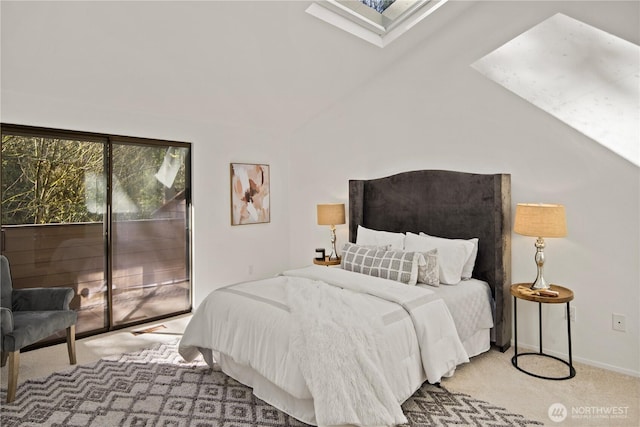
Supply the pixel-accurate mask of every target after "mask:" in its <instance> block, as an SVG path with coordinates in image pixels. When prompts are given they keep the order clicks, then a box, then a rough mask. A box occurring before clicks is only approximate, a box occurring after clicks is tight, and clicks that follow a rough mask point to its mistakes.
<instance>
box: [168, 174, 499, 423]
mask: <svg viewBox="0 0 640 427" xmlns="http://www.w3.org/2000/svg"><path fill="white" fill-rule="evenodd" d="M509 192H510V180H509V175H506V174H497V175H478V174H468V173H459V172H450V171H431V170H425V171H413V172H405V173H400V174H397V175H393V176H390V177H386V178H379V179H372V180H351V181H349V206H350V208H349V219H350V233H349V234H350V242H352V243H356V242H357V241H358V240H359V239H358V236H357V234H358V230H362V229H363V228H362V227H365V228H367V229H371V230H376V231H379V232H389V233H405V232H408V233H407V235H409V233H420V232H423V233H428V234H429V235H433V236H441V237H443V238H449V239H472V238H477V239H478V245H477V251H478V253H477V258H476V261H475V264H474V267H473V278H472V279H470V280H468V281H465V282H464V283H462V282H461V284H460V285H457V286H439V287H432V286H425V285H420V286H407V285H406V284H402V283H399V282H398V281H397V280H388V279H385V278H381V277H372V276H371V275H366V274H361V273H359V272H355V271H349V268H348V266H349V265H348V263H347V262H346V260H347V259H348V258H347V257H343V265H342V267H343V268H327V267H322V266H308V267H303V268H299V269H294V270H288V271H285V272H283V273H282V274H280V275H278V276H277V277H273V278H268V279H263V280H258V281H251V282H244V283H240V284H236V285H230V286H227V287H223V288H221V289H218V290H216V291H214V292H212V293H211V294H210V295H209V296H208V297H207V298H206V299H205V300H204V301H203V303H202V304H201V305H200V306H199V307H198V309H197V310H196V312H195V313H194V316H193V318H192V319H191V321H190V323H189V325H188V326H187V329H186V330H185V333H184V335H183V338H182V340H181V342H180V345H179V351H180V354H181V355H182V356H183V357H184V358H185V359H186V360H191V359H193V358H195V357H197V356H198V355H200V354H202V355H203V356H204V358H205V360H206V361H207V363H209V364H210V365H212V366H213V364H214V363H218V364H219V366H220V367H221V369H222V370H223V371H224V372H225V373H227V374H228V375H229V376H231V377H233V378H235V379H236V380H238V381H240V382H241V383H243V384H246V385H248V386H250V387H252V388H253V392H254V394H255V395H256V396H257V397H259V398H260V399H262V400H264V401H266V402H267V403H269V404H271V405H273V406H274V407H277V408H279V409H281V410H283V411H284V412H286V413H288V414H290V415H291V416H293V417H295V418H297V419H299V420H301V421H303V422H306V423H308V424H312V425H342V424H356V425H395V424H399V423H403V422H406V419H405V418H404V415H403V414H402V411H401V408H400V403H402V402H403V401H404V400H406V399H407V398H409V397H410V396H411V395H412V394H413V393H414V392H415V391H416V390H417V389H418V388H419V387H420V386H421V385H422V384H423V383H424V381H429V382H431V383H436V382H439V381H440V380H441V379H442V378H445V377H447V376H450V375H453V373H454V371H455V368H456V366H458V365H459V364H461V363H466V362H468V361H469V358H470V357H472V356H474V355H476V354H478V353H480V352H483V351H486V350H487V349H488V347H489V341H491V342H492V343H493V344H494V345H495V346H496V347H498V348H499V349H500V350H502V351H504V350H506V349H507V348H508V346H509V342H510V326H509V325H510V319H509V313H510V307H509V302H510V298H509V297H508V286H509V281H510V277H509V271H510V265H509V263H510V240H509V236H510V231H509V218H510V213H509V209H510V195H509ZM390 207H393V208H390ZM359 227H360V228H359ZM361 233H362V231H361ZM361 237H362V236H361ZM347 245H349V244H347ZM347 245H345V250H351V249H354V250H361V249H362V248H364V246H357V245H351V246H350V247H348V246H347ZM367 250H369V249H367ZM370 250H374V251H382V252H384V253H387V252H391V251H390V250H389V248H387V249H384V250H382V249H380V248H373V249H370ZM400 252H402V251H396V252H394V254H395V255H394V256H403V257H404V256H405V255H406V256H410V257H413V258H412V261H411V262H408V263H407V265H413V264H414V262H413V261H415V260H417V259H419V257H418V256H417V255H416V254H417V252H402V253H401V254H399V253H400ZM345 253H346V252H345ZM407 254H408V255H407ZM412 271H415V268H414V270H412ZM411 274H412V275H413V273H411ZM465 298H475V299H476V300H477V299H478V298H480V299H482V298H484V299H485V300H486V301H487V304H490V305H491V308H490V310H492V311H493V313H492V314H490V315H489V316H490V319H489V323H488V324H487V322H486V316H485V321H484V323H483V324H481V325H477V323H478V322H477V321H474V320H469V319H470V318H471V317H473V316H471V314H470V313H471V312H472V311H473V310H471V309H469V308H468V307H470V304H469V303H468V302H465V300H464V299H465ZM461 301H462V302H461ZM486 309H487V308H486V304H485V306H484V308H482V307H481V309H479V311H480V312H482V311H484V312H485V313H486Z"/></svg>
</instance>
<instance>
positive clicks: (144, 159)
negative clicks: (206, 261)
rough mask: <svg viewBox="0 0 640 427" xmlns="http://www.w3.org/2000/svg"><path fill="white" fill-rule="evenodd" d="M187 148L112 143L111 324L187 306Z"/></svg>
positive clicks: (182, 308) (188, 299)
mask: <svg viewBox="0 0 640 427" xmlns="http://www.w3.org/2000/svg"><path fill="white" fill-rule="evenodd" d="M188 154H189V151H188V148H184V147H169V146H159V145H133V144H117V143H116V144H114V145H113V158H112V165H113V166H112V167H113V173H112V178H111V179H112V188H113V195H112V221H113V224H112V229H113V235H112V256H113V258H112V271H113V273H112V278H113V324H114V325H119V324H124V323H129V322H139V321H143V320H146V319H151V318H155V317H159V316H166V315H167V314H171V313H178V312H184V311H187V310H189V309H190V307H191V294H190V281H189V268H188V266H189V263H188V260H189V251H188V247H189V246H188V215H187V213H188V211H187V208H186V201H187V197H186V194H187V190H188V182H187V179H188V174H187V167H186V166H187V163H186V159H187V158H188Z"/></svg>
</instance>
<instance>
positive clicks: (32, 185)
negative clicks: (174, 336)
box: [0, 125, 191, 335]
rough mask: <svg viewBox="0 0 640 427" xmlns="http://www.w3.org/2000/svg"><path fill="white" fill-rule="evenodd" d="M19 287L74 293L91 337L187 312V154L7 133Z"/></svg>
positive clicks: (39, 132) (157, 146)
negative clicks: (60, 289)
mask: <svg viewBox="0 0 640 427" xmlns="http://www.w3.org/2000/svg"><path fill="white" fill-rule="evenodd" d="M0 153H1V159H2V167H1V170H0V175H1V177H2V182H1V195H2V204H1V211H0V219H1V226H2V240H1V244H2V254H3V255H5V256H7V258H8V259H9V263H10V265H11V273H12V278H13V285H14V287H16V288H29V287H40V286H44V287H72V288H73V289H74V290H75V291H76V296H75V297H74V299H73V301H72V303H71V305H72V307H73V308H74V309H75V310H77V311H78V324H77V332H78V334H80V335H86V334H90V333H95V332H99V331H104V330H109V329H114V328H119V327H124V326H127V325H131V324H135V323H140V322H144V321H148V320H152V319H158V318H162V317H167V316H169V315H173V314H178V313H184V312H188V311H190V310H191V280H190V260H191V253H190V229H191V225H190V217H189V210H190V167H189V166H190V145H189V144H187V143H180V142H169V141H157V140H147V139H134V138H124V137H115V136H110V135H96V134H90V133H79V132H66V131H57V130H50V129H41V128H31V127H24V126H10V125H2V146H1V151H0Z"/></svg>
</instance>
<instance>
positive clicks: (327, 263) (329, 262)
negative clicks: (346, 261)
mask: <svg viewBox="0 0 640 427" xmlns="http://www.w3.org/2000/svg"><path fill="white" fill-rule="evenodd" d="M340 261H342V260H341V259H340V258H338V259H329V257H325V258H324V260H320V259H315V258H314V259H313V263H314V264H316V265H325V266H327V267H329V266H332V265H340Z"/></svg>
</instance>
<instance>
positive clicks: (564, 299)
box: [511, 283, 576, 380]
mask: <svg viewBox="0 0 640 427" xmlns="http://www.w3.org/2000/svg"><path fill="white" fill-rule="evenodd" d="M530 286H531V283H517V284H515V285H512V286H511V295H513V324H514V329H515V330H514V344H515V345H514V352H515V355H514V356H513V357H512V358H511V363H512V364H513V366H515V367H516V368H517V369H518V370H519V371H522V372H524V373H525V374H528V375H531V376H533V377H536V378H542V379H545V380H568V379H569V378H573V377H575V376H576V370H575V369H574V367H573V358H572V355H571V317H570V312H571V309H570V307H569V303H570V301H571V300H573V291H572V290H571V289H568V288H565V287H563V286H558V285H550V286H551V287H550V290H552V291H556V292H558V296H557V297H550V296H541V295H530V294H529V293H526V292H520V290H519V287H524V288H527V289H529V287H530ZM518 299H522V300H526V301H532V302H537V303H538V335H539V340H540V350H539V351H538V352H527V353H518V302H517V300H518ZM562 303H566V304H567V341H568V347H569V360H568V361H567V360H564V359H561V358H559V357H556V356H552V355H550V354H546V353H544V352H543V351H542V304H562ZM528 355H536V356H544V357H549V358H551V359H555V360H558V361H560V362H562V363H564V364H565V365H567V367H568V368H569V374H568V375H567V376H564V377H547V376H544V375H538V374H535V373H533V372H529V371H527V370H525V369H523V368H521V367H520V366H518V358H519V357H522V356H528Z"/></svg>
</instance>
